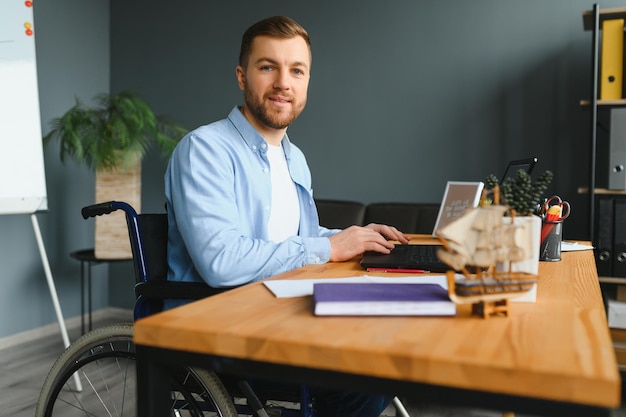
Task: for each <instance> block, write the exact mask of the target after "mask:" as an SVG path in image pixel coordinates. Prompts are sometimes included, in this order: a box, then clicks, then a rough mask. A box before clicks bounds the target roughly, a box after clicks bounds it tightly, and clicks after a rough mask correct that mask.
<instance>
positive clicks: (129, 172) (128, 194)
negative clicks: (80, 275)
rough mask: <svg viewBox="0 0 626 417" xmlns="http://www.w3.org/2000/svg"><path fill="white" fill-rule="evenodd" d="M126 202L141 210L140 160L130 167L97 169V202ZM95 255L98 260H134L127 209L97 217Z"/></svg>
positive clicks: (138, 211) (138, 210)
mask: <svg viewBox="0 0 626 417" xmlns="http://www.w3.org/2000/svg"><path fill="white" fill-rule="evenodd" d="M107 201H123V202H126V203H128V204H130V205H131V206H133V208H134V209H135V210H136V211H137V213H140V212H141V160H140V158H137V161H136V162H133V163H132V164H130V165H129V166H128V167H120V168H118V169H115V170H109V171H97V172H96V203H104V202H107ZM94 248H95V256H96V258H98V259H131V258H132V252H131V249H130V241H129V237H128V227H127V226H126V217H125V215H124V212H122V211H115V212H113V213H111V214H108V215H105V216H96V230H95V245H94Z"/></svg>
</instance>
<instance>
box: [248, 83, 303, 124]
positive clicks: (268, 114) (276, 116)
mask: <svg viewBox="0 0 626 417" xmlns="http://www.w3.org/2000/svg"><path fill="white" fill-rule="evenodd" d="M244 101H245V104H246V107H247V108H248V109H249V110H250V113H252V115H253V116H254V117H255V118H256V119H257V120H258V121H259V122H261V123H263V124H264V125H265V126H267V127H269V128H272V129H285V128H287V127H288V126H289V125H291V124H292V123H293V122H294V120H296V119H297V118H298V116H300V113H302V110H304V104H302V105H294V106H293V109H292V111H290V112H276V111H270V110H268V109H267V108H266V107H265V106H264V103H263V102H262V101H261V100H258V99H257V98H256V96H255V95H253V94H252V92H251V91H250V90H249V89H248V88H245V90H244ZM292 104H293V102H292ZM296 104H297V103H296Z"/></svg>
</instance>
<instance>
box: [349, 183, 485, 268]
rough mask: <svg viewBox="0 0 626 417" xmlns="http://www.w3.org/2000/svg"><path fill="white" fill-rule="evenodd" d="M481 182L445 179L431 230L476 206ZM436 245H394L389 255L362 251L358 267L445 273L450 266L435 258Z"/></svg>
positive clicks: (440, 226)
mask: <svg viewBox="0 0 626 417" xmlns="http://www.w3.org/2000/svg"><path fill="white" fill-rule="evenodd" d="M483 188H484V184H483V183H482V182H463V181H448V183H447V184H446V189H445V192H444V195H443V199H442V201H441V206H440V207H439V213H438V214H437V220H436V222H435V227H434V229H433V236H434V234H435V231H436V230H438V229H440V228H442V227H444V226H445V225H447V224H448V223H450V222H452V221H453V220H455V219H457V218H458V217H460V216H461V215H462V214H463V213H464V212H465V210H466V209H467V208H468V207H476V206H477V205H478V202H479V201H480V196H481V193H482V191H483ZM439 247H440V245H436V244H435V245H396V247H395V248H394V249H393V250H392V251H391V253H390V254H389V255H385V254H381V253H378V252H366V253H365V254H364V255H363V259H361V266H362V267H363V268H366V269H376V270H379V269H380V270H385V269H393V270H397V269H407V270H422V271H429V272H445V271H447V270H448V269H450V267H449V266H448V265H447V264H445V263H443V262H441V261H440V260H439V258H438V257H437V249H438V248H439Z"/></svg>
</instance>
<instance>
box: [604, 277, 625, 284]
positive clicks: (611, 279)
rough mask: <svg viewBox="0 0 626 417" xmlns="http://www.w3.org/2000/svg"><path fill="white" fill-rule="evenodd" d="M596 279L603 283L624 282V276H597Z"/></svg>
mask: <svg viewBox="0 0 626 417" xmlns="http://www.w3.org/2000/svg"><path fill="white" fill-rule="evenodd" d="M598 281H600V282H601V283H603V284H626V278H624V277H598Z"/></svg>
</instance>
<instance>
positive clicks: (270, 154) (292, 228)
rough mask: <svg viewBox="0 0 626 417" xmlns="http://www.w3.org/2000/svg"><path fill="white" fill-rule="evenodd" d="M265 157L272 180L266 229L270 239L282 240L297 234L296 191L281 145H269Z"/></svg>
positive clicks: (298, 211)
mask: <svg viewBox="0 0 626 417" xmlns="http://www.w3.org/2000/svg"><path fill="white" fill-rule="evenodd" d="M267 158H268V159H269V161H270V174H271V181H272V210H271V212H270V219H269V222H268V225H267V230H268V234H269V239H270V240H271V241H273V242H282V241H283V240H285V239H287V238H289V237H291V236H296V235H297V234H298V228H299V225H300V204H299V202H298V192H297V191H296V184H294V182H293V180H292V179H291V175H290V174H289V168H288V167H287V160H286V159H285V152H284V151H283V147H282V146H272V145H269V146H268V149H267Z"/></svg>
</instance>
